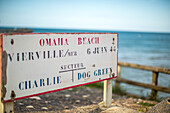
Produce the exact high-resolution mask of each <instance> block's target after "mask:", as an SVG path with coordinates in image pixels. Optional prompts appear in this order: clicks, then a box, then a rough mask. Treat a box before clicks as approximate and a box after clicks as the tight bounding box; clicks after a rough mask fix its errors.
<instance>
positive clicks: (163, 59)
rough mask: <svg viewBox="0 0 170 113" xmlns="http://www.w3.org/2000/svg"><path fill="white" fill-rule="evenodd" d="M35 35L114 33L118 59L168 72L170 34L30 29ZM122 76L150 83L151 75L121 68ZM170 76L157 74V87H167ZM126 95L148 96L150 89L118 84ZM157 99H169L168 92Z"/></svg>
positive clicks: (141, 71) (169, 85)
mask: <svg viewBox="0 0 170 113" xmlns="http://www.w3.org/2000/svg"><path fill="white" fill-rule="evenodd" d="M33 30H34V33H52V32H53V33H55V32H58V33H70V32H83V33H84V32H91V33H92V32H95V33H96V32H104V33H106V32H114V33H119V55H118V60H119V61H123V62H129V63H135V64H142V65H147V66H156V67H164V68H169V69H170V33H146V32H123V31H102V30H100V31H99V30H78V29H77V30H76V29H38V28H37V29H35V28H34V29H33ZM121 76H122V77H123V78H127V79H130V80H134V81H139V82H142V83H149V84H151V83H152V72H149V71H143V70H137V69H132V68H122V70H121ZM169 81H170V75H166V74H162V73H159V79H158V85H159V86H164V87H168V88H170V82H169ZM121 88H123V89H124V90H126V91H127V92H129V93H134V94H138V95H142V96H148V95H149V94H150V92H151V90H150V89H145V88H141V87H136V86H132V85H127V84H123V83H122V84H121ZM158 97H159V98H160V99H162V98H166V97H170V94H168V93H162V92H159V93H158Z"/></svg>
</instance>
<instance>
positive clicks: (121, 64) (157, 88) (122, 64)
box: [115, 62, 170, 99]
mask: <svg viewBox="0 0 170 113" xmlns="http://www.w3.org/2000/svg"><path fill="white" fill-rule="evenodd" d="M121 67H130V68H136V69H141V70H146V71H152V84H145V83H141V82H136V81H131V80H127V79H124V78H122V77H121V76H120V72H121ZM159 73H165V74H167V76H168V74H170V69H167V68H158V67H151V66H144V65H138V64H132V63H125V62H119V63H118V77H117V79H116V80H115V87H116V88H120V83H121V82H123V83H127V84H131V85H135V86H140V87H144V88H148V89H152V91H151V99H156V97H157V92H158V91H161V92H166V93H170V88H167V87H161V86H158V75H159Z"/></svg>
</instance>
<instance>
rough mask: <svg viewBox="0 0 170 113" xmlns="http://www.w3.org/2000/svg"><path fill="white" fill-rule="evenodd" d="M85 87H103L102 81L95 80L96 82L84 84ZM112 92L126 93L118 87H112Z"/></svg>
mask: <svg viewBox="0 0 170 113" xmlns="http://www.w3.org/2000/svg"><path fill="white" fill-rule="evenodd" d="M85 87H94V88H98V89H103V87H104V83H103V82H96V83H93V84H88V85H85ZM112 92H113V93H116V94H119V95H126V92H125V91H124V90H122V89H120V88H116V87H113V89H112Z"/></svg>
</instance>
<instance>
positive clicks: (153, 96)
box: [151, 71, 159, 100]
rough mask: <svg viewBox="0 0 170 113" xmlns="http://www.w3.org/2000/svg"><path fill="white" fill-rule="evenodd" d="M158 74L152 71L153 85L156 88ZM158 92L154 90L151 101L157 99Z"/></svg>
mask: <svg viewBox="0 0 170 113" xmlns="http://www.w3.org/2000/svg"><path fill="white" fill-rule="evenodd" d="M158 74H159V73H158V72H154V71H152V85H155V86H157V84H158ZM157 92H158V91H157V90H154V89H152V92H151V99H154V100H155V99H156V98H157Z"/></svg>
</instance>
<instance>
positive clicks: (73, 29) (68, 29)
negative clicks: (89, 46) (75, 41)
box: [0, 26, 170, 34]
mask: <svg viewBox="0 0 170 113" xmlns="http://www.w3.org/2000/svg"><path fill="white" fill-rule="evenodd" d="M14 28H17V29H20V28H24V29H39V30H47V29H49V30H65V31H81V32H87V31H89V32H94V31H95V32H114V33H118V32H123V33H149V34H159V33H161V34H170V32H161V31H159V32H158V31H133V30H106V29H78V28H49V27H46V28H45V27H21V26H18V27H16V26H0V29H14Z"/></svg>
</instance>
